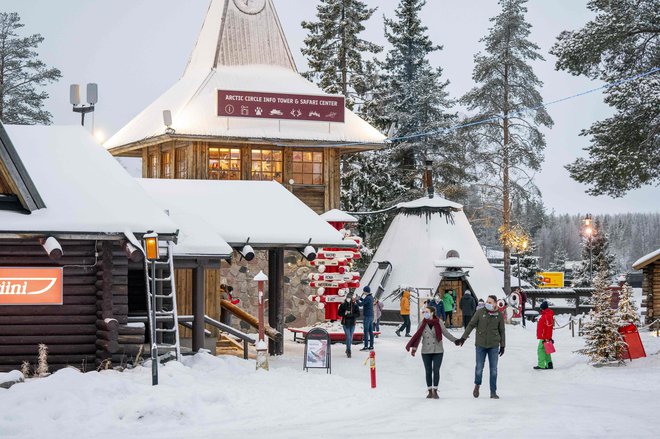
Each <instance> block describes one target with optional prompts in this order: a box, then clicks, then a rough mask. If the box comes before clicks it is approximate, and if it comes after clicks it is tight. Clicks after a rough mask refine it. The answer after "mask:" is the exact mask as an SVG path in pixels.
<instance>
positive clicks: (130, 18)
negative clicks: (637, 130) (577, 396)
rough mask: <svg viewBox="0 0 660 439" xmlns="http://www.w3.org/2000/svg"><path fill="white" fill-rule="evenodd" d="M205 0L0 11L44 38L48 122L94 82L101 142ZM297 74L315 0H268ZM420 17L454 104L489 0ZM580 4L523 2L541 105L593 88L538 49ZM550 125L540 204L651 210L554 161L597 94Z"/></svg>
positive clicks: (163, 79) (567, 154) (149, 95)
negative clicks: (54, 72) (53, 72)
mask: <svg viewBox="0 0 660 439" xmlns="http://www.w3.org/2000/svg"><path fill="white" fill-rule="evenodd" d="M209 1H210V0H112V1H108V0H55V1H54V0H2V1H1V2H0V11H3V12H18V13H19V14H20V15H21V17H22V20H23V23H24V24H25V25H26V26H25V29H24V31H25V32H29V33H41V34H42V35H43V36H44V37H45V41H44V43H43V44H42V45H41V47H40V50H39V52H40V55H41V57H42V59H43V60H44V61H45V62H46V63H48V64H49V65H52V66H55V67H58V68H59V69H60V70H62V79H61V81H60V82H59V83H57V84H55V85H52V86H50V87H48V92H49V93H50V96H51V97H50V99H49V100H48V102H47V106H48V109H49V110H50V111H51V113H52V114H53V118H54V123H55V124H73V123H79V120H80V119H79V118H80V116H79V115H77V114H74V113H73V112H72V111H71V107H70V105H69V103H68V99H69V98H68V87H69V84H71V83H82V84H84V83H87V82H97V83H98V84H99V104H98V106H97V111H96V115H95V127H96V129H97V130H98V132H99V135H100V136H101V137H104V138H107V137H108V136H109V135H111V134H113V133H114V132H116V131H117V130H119V129H120V128H121V127H122V126H123V125H124V124H125V123H127V122H128V121H129V120H130V119H131V118H132V117H133V116H135V115H136V114H137V113H139V112H140V111H142V110H143V109H144V108H145V107H146V106H147V105H148V104H150V103H151V102H153V101H154V100H155V99H156V98H157V97H159V96H160V95H161V94H162V93H163V92H164V91H165V90H167V89H168V88H169V87H170V86H171V85H172V84H174V82H175V81H176V80H177V79H178V78H179V77H180V76H181V74H182V72H183V69H184V67H185V65H186V61H187V60H188V56H189V54H190V51H191V49H192V47H193V44H194V42H195V39H196V37H197V33H198V32H199V29H200V27H201V24H202V20H203V18H204V15H205V13H206V10H207V7H208V4H209ZM366 1H367V3H368V4H370V5H371V6H378V8H379V9H378V11H377V12H376V14H374V17H373V18H372V20H371V21H370V22H369V23H368V25H367V30H366V31H365V32H364V34H363V35H364V37H365V38H367V39H370V40H371V41H373V42H376V43H378V44H381V45H385V41H384V36H383V20H382V17H383V15H385V16H388V17H392V16H393V11H394V9H395V7H396V5H397V3H398V1H397V0H366ZM274 2H275V6H276V7H277V11H278V13H279V16H280V19H281V21H282V25H283V27H284V30H285V32H286V35H287V38H288V41H289V44H290V46H291V50H292V52H293V54H294V56H295V58H296V62H297V64H298V68H299V70H304V69H305V61H304V59H303V57H302V55H301V54H300V48H301V46H302V42H303V39H304V37H305V35H304V32H303V30H302V29H301V27H300V22H301V21H302V20H313V19H314V14H315V7H316V4H317V1H315V0H274ZM427 3H428V4H427V6H426V7H425V9H424V13H423V19H424V21H425V24H426V25H427V26H428V27H429V35H430V36H431V38H432V39H433V41H434V43H436V44H440V45H443V46H444V50H443V51H441V52H438V53H436V54H434V55H433V57H432V59H431V62H432V63H433V64H434V65H435V66H441V67H442V68H443V69H444V75H445V77H446V78H447V79H449V80H450V81H451V84H450V87H449V90H450V93H451V94H452V97H454V98H458V97H460V96H461V95H462V94H464V93H465V92H466V91H468V90H469V89H470V88H471V87H472V86H473V83H472V69H473V56H474V54H475V53H476V52H478V51H479V50H481V48H482V47H481V44H480V43H479V39H480V38H481V37H483V36H484V35H485V34H486V33H487V31H488V27H489V21H488V20H489V18H490V17H492V16H494V15H496V14H497V13H498V5H497V2H496V1H495V0H469V1H466V0H428V2H427ZM585 4H586V0H552V1H550V0H531V1H530V2H529V4H528V9H529V13H528V16H527V17H528V20H529V22H530V23H531V24H532V25H533V29H532V34H531V39H532V40H533V41H534V42H536V43H537V44H538V45H539V46H540V47H541V51H542V53H543V54H544V55H545V58H546V61H544V62H538V63H536V64H535V72H536V74H537V76H539V78H540V79H541V80H542V81H544V82H545V86H544V88H543V90H542V95H543V97H544V99H545V100H546V101H551V100H554V99H557V98H561V97H564V96H568V95H572V94H574V93H576V92H580V91H583V90H586V89H589V88H593V87H597V86H599V85H601V83H593V82H591V81H589V80H586V79H584V78H575V77H572V76H570V75H568V74H567V73H564V72H557V71H555V70H554V57H552V56H551V55H549V54H548V50H549V49H550V47H551V46H552V44H553V42H554V41H555V38H556V36H557V35H558V34H559V32H561V31H562V30H564V29H576V28H579V27H581V25H583V24H584V23H585V22H586V21H588V20H589V19H590V18H591V15H590V13H589V11H587V9H586V7H585ZM549 111H550V114H551V116H552V117H553V119H554V121H555V125H554V128H553V129H552V130H546V134H547V141H548V147H547V149H546V154H545V162H544V169H543V171H542V172H541V173H540V174H539V175H537V176H536V182H537V184H538V186H539V187H540V188H541V190H542V192H543V199H544V202H545V204H546V206H547V207H548V208H549V209H551V210H554V211H556V212H558V213H565V212H567V213H585V212H593V213H605V212H611V213H617V212H628V211H637V212H657V211H660V188H657V187H654V188H649V187H647V188H644V189H641V190H637V191H633V192H631V193H630V194H629V195H627V196H626V197H624V198H619V199H611V198H609V197H591V196H588V195H586V194H585V192H584V191H585V187H584V186H583V185H581V184H579V183H576V182H574V181H573V180H571V179H570V177H569V175H568V172H567V171H566V170H565V169H564V165H565V164H567V163H570V162H571V161H572V160H573V159H575V158H576V157H579V156H582V155H584V152H583V151H582V148H583V147H584V146H586V145H587V144H588V139H587V138H585V137H580V136H578V134H579V132H580V130H581V129H583V128H587V127H588V126H589V125H590V124H591V123H592V122H594V121H596V120H599V119H602V118H604V117H606V116H608V115H609V114H611V111H610V109H609V108H608V107H607V106H606V105H605V104H604V103H603V101H602V95H600V94H598V93H595V94H592V95H589V96H584V97H581V98H578V99H575V100H572V101H570V102H566V103H562V104H558V105H555V106H553V107H551V108H550V109H549Z"/></svg>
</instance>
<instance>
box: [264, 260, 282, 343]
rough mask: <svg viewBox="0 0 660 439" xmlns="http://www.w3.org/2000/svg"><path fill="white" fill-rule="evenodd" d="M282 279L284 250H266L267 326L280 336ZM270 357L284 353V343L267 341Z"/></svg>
mask: <svg viewBox="0 0 660 439" xmlns="http://www.w3.org/2000/svg"><path fill="white" fill-rule="evenodd" d="M283 277H284V250H283V249H281V248H278V249H273V250H268V324H269V325H270V326H271V327H273V328H275V329H276V330H277V331H278V332H279V333H280V334H281V333H283V331H284V306H283V305H284V303H283V300H282V294H283V292H282V278H283ZM268 351H269V352H270V354H271V355H282V354H283V353H284V341H283V340H281V341H275V340H269V341H268Z"/></svg>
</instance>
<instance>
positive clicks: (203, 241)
mask: <svg viewBox="0 0 660 439" xmlns="http://www.w3.org/2000/svg"><path fill="white" fill-rule="evenodd" d="M170 218H172V220H173V221H174V222H175V223H176V225H177V226H179V237H178V240H177V244H176V245H175V246H174V255H175V256H182V257H185V256H213V257H217V258H230V257H231V255H232V253H233V252H234V251H233V249H232V248H231V246H230V245H229V244H227V242H226V241H225V240H224V239H222V237H221V236H220V235H219V234H218V232H217V231H216V230H215V229H214V228H213V226H212V225H211V224H209V223H208V222H207V221H205V220H204V219H203V218H202V217H200V216H199V215H195V214H194V213H185V212H177V211H175V212H170Z"/></svg>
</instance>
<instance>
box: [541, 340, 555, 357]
mask: <svg viewBox="0 0 660 439" xmlns="http://www.w3.org/2000/svg"><path fill="white" fill-rule="evenodd" d="M543 349H545V353H546V354H548V355H550V354H553V353H555V352H556V350H555V345H554V344H553V343H552V342H551V341H544V342H543Z"/></svg>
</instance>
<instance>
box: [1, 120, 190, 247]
mask: <svg viewBox="0 0 660 439" xmlns="http://www.w3.org/2000/svg"><path fill="white" fill-rule="evenodd" d="M5 128H6V130H7V133H8V134H9V137H10V138H11V140H12V142H13V144H14V147H15V148H16V151H17V153H18V155H19V156H20V158H21V161H22V162H23V164H24V165H25V169H26V170H27V172H28V174H29V175H30V178H31V179H32V181H33V182H34V185H35V186H36V188H37V189H38V191H39V194H40V195H41V198H42V199H43V202H44V203H45V205H46V207H45V208H42V209H38V210H35V211H33V212H32V213H31V214H29V215H25V214H21V213H17V212H12V211H2V210H0V232H52V233H54V234H57V232H60V233H64V232H67V233H124V232H127V231H128V232H134V233H144V232H147V231H148V230H154V231H156V232H158V233H161V234H175V233H176V231H177V226H176V225H175V224H174V222H173V221H172V220H171V219H170V218H169V217H168V216H167V215H166V214H165V212H163V210H162V209H161V208H159V207H158V205H157V204H156V203H155V202H154V201H153V200H152V199H151V198H150V197H149V196H147V194H146V193H145V192H144V190H142V188H141V187H140V186H139V185H138V184H137V183H136V182H135V180H134V179H133V178H132V177H130V176H129V175H128V174H127V173H126V171H125V170H124V169H123V168H122V167H121V165H120V164H119V163H117V161H116V160H115V159H114V158H113V157H112V156H111V155H110V154H109V153H108V152H107V151H106V150H105V149H103V147H102V146H100V145H99V144H98V143H96V141H95V140H94V138H93V137H92V136H91V135H90V134H89V133H88V132H87V131H86V130H85V129H84V128H82V127H80V126H11V125H7V126H5Z"/></svg>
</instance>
